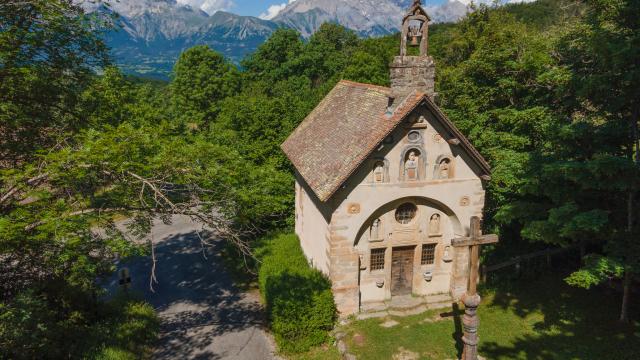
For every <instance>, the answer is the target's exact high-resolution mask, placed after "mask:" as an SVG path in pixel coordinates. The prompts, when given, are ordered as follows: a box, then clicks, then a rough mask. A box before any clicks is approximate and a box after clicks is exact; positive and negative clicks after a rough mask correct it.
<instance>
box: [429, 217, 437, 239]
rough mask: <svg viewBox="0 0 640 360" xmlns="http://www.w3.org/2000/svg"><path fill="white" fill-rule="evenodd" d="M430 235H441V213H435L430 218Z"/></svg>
mask: <svg viewBox="0 0 640 360" xmlns="http://www.w3.org/2000/svg"><path fill="white" fill-rule="evenodd" d="M429 235H440V215H439V214H433V215H431V218H430V219H429Z"/></svg>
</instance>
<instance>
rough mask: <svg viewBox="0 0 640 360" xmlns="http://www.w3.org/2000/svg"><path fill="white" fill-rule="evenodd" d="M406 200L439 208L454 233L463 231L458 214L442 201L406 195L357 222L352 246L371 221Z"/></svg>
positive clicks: (383, 205)
mask: <svg viewBox="0 0 640 360" xmlns="http://www.w3.org/2000/svg"><path fill="white" fill-rule="evenodd" d="M406 202H411V203H414V204H416V205H426V206H429V207H432V208H434V209H437V210H439V211H440V212H442V213H443V214H445V215H446V216H447V218H448V219H449V222H450V224H451V226H453V232H454V233H456V234H460V233H463V231H464V228H463V226H462V224H461V223H460V220H459V218H458V216H457V215H456V214H455V213H454V212H453V210H451V209H450V208H449V207H448V206H446V205H445V204H443V203H442V202H440V201H437V200H435V199H431V198H426V197H421V196H408V197H403V198H398V199H395V200H393V201H390V202H387V203H385V204H382V205H381V206H379V207H378V208H377V209H376V210H374V211H373V212H371V213H370V214H369V216H368V217H367V218H366V219H364V220H363V221H362V222H361V223H360V224H359V227H357V229H358V231H357V233H356V234H355V237H354V238H353V246H354V247H355V246H357V245H358V244H359V241H360V239H362V237H363V235H364V234H365V232H367V231H369V229H370V227H371V224H372V223H373V221H375V220H376V219H379V218H380V217H381V216H382V215H384V214H386V213H387V212H389V211H391V210H394V209H395V208H396V207H397V206H398V205H400V204H403V203H406Z"/></svg>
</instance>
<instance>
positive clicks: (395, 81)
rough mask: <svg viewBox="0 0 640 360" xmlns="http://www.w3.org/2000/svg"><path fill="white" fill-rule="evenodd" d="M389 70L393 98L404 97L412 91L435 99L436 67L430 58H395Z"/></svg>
mask: <svg viewBox="0 0 640 360" xmlns="http://www.w3.org/2000/svg"><path fill="white" fill-rule="evenodd" d="M390 68H391V90H392V91H393V95H394V97H396V98H401V97H404V96H406V95H408V94H410V93H411V92H413V91H414V90H416V91H419V92H422V93H425V94H427V95H428V96H429V97H430V98H431V99H433V98H434V97H435V95H436V94H435V77H436V65H435V63H434V61H433V58H432V57H431V56H396V57H395V58H394V59H393V62H392V63H391V65H390Z"/></svg>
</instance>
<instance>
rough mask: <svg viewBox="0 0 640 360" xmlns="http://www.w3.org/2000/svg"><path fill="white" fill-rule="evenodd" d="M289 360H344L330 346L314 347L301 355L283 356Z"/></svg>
mask: <svg viewBox="0 0 640 360" xmlns="http://www.w3.org/2000/svg"><path fill="white" fill-rule="evenodd" d="M283 356H284V357H285V358H286V359H289V360H342V356H340V352H338V349H337V348H336V347H335V346H333V345H330V344H323V345H321V346H317V347H314V348H312V349H310V350H309V351H307V352H304V353H301V354H289V355H283Z"/></svg>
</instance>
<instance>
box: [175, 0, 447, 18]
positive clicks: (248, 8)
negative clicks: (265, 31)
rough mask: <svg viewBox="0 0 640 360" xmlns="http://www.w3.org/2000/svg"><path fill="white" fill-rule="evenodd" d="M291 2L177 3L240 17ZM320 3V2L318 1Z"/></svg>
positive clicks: (427, 1) (431, 1)
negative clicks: (222, 11) (221, 11)
mask: <svg viewBox="0 0 640 360" xmlns="http://www.w3.org/2000/svg"><path fill="white" fill-rule="evenodd" d="M289 1H291V0H178V2H179V3H184V4H189V5H191V6H193V7H199V8H201V9H202V10H204V11H206V12H208V13H209V14H213V13H214V12H216V11H217V10H226V11H230V12H233V13H236V14H240V15H251V16H260V15H262V16H265V15H266V16H267V17H269V15H271V16H273V15H274V14H276V13H277V12H278V10H279V9H282V8H284V6H285V5H286V3H288V2H289ZM320 1H322V0H320ZM444 1H446V0H423V2H422V3H423V4H424V5H435V4H441V3H443V2H444Z"/></svg>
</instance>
